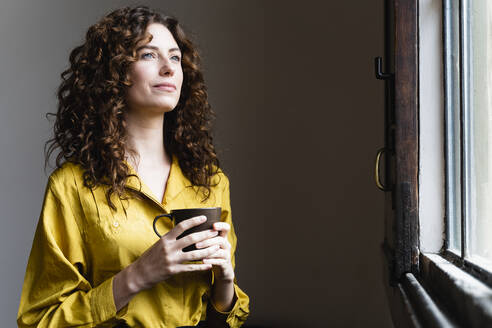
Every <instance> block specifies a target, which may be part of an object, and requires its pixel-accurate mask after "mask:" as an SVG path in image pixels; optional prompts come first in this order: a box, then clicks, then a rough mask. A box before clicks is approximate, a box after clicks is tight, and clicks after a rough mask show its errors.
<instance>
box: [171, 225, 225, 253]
mask: <svg viewBox="0 0 492 328" xmlns="http://www.w3.org/2000/svg"><path fill="white" fill-rule="evenodd" d="M217 235H218V232H217V231H214V230H203V231H199V232H194V233H192V234H189V235H187V236H185V237H183V238H180V239H178V240H176V243H175V246H176V248H177V249H183V248H185V247H188V246H190V245H193V244H196V243H198V242H201V241H203V240H206V239H209V238H213V237H215V236H217Z"/></svg>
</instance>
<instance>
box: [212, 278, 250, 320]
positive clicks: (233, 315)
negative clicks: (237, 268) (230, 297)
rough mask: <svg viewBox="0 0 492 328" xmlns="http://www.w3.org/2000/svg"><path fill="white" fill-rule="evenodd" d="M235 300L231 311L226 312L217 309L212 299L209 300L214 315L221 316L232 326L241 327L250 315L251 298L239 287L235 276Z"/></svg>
mask: <svg viewBox="0 0 492 328" xmlns="http://www.w3.org/2000/svg"><path fill="white" fill-rule="evenodd" d="M242 299H247V300H248V302H246V303H244V302H243V301H242ZM234 302H235V303H234V306H233V307H232V309H231V310H230V311H227V312H224V311H219V310H217V308H216V307H215V304H214V302H213V301H212V300H210V301H209V303H210V305H211V308H212V309H213V311H214V312H215V314H214V317H216V318H217V317H219V318H220V319H219V321H221V322H224V321H225V322H226V323H227V324H228V325H229V327H231V328H235V327H240V326H241V325H242V324H243V323H244V322H245V321H246V318H247V317H248V315H249V307H248V304H249V298H248V296H247V295H246V294H245V293H244V292H243V291H242V290H241V289H240V288H239V287H238V285H237V281H236V278H234ZM243 303H244V304H243Z"/></svg>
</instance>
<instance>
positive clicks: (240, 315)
mask: <svg viewBox="0 0 492 328" xmlns="http://www.w3.org/2000/svg"><path fill="white" fill-rule="evenodd" d="M222 178H225V187H224V189H223V193H222V204H221V207H222V210H221V220H222V221H224V222H227V223H229V225H230V226H231V230H230V231H229V235H228V240H229V243H230V244H231V263H232V268H233V269H235V268H236V263H235V262H236V261H235V252H236V246H237V237H236V233H235V231H234V225H233V223H232V216H231V201H230V190H229V179H228V178H227V176H225V175H222ZM213 281H214V278H213V271H212V283H213ZM234 299H235V303H234V306H233V308H232V309H231V310H230V311H228V312H223V311H219V310H217V308H216V307H215V305H214V304H213V302H211V301H210V302H209V315H210V316H211V317H212V318H211V319H212V320H213V321H214V322H217V321H219V322H220V321H221V322H224V321H225V322H226V325H225V327H230V328H237V327H240V326H241V325H242V324H243V323H244V322H245V321H246V319H247V317H248V316H249V312H250V311H249V297H248V295H246V293H245V292H244V291H242V290H241V288H239V286H238V284H237V280H236V278H235V277H234Z"/></svg>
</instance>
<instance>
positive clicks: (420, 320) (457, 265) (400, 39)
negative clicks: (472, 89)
mask: <svg viewBox="0 0 492 328" xmlns="http://www.w3.org/2000/svg"><path fill="white" fill-rule="evenodd" d="M451 1H453V0H443V1H442V13H441V15H442V18H443V19H442V24H443V25H442V32H443V33H444V32H446V27H447V25H446V24H447V23H449V22H446V20H445V19H444V18H446V17H447V16H446V15H445V11H446V10H449V4H450V3H451ZM462 1H466V0H461V1H460V5H461V4H462ZM419 2H420V1H411V0H388V1H387V2H386V6H387V7H386V8H388V7H389V8H391V10H390V12H391V13H392V14H394V66H393V67H394V72H395V73H394V78H393V79H392V81H391V82H392V83H393V88H394V91H393V92H394V95H395V97H394V98H395V99H394V103H393V104H392V105H393V108H392V110H394V116H395V122H390V124H389V125H390V126H393V125H394V126H395V128H394V140H392V141H394V144H395V147H394V157H395V161H394V163H395V165H394V176H395V179H394V183H392V185H391V187H392V188H391V197H392V198H395V215H394V222H393V229H392V231H393V233H394V236H390V238H388V236H386V238H385V242H384V243H383V252H384V255H385V258H386V260H387V261H388V263H387V264H388V267H389V270H388V271H386V272H385V274H386V279H387V281H388V283H389V284H388V286H387V287H386V291H387V296H388V298H389V300H390V307H391V312H392V317H393V321H394V322H395V324H397V325H398V326H399V327H400V326H402V327H422V326H424V327H426V326H430V327H460V326H466V327H483V326H492V289H491V284H490V282H491V279H490V276H489V275H487V274H484V270H482V269H481V268H480V267H477V266H476V265H475V264H473V263H471V262H469V261H467V260H466V259H465V258H462V257H461V256H457V255H456V254H454V253H453V252H452V251H449V250H448V249H447V246H448V245H447V240H448V236H446V238H444V239H442V242H443V247H442V248H441V249H440V250H437V251H435V252H434V251H432V252H430V251H427V250H424V249H421V240H420V237H421V235H420V230H419V227H420V226H419V224H420V223H421V222H420V223H419V221H420V220H421V215H422V213H421V212H420V208H419V188H420V184H419V181H418V177H419V174H420V172H419V168H420V165H421V158H419V156H418V155H419V150H420V147H422V144H421V142H423V143H425V142H426V141H425V140H422V141H421V139H420V136H421V132H422V131H419V126H418V124H419V120H420V117H419V113H420V108H421V106H422V104H421V103H420V100H421V99H420V89H419V87H420V81H419V78H420V76H419V75H418V72H419V54H420V52H421V51H422V49H420V48H419V41H420V40H419V32H420V30H419V29H420V26H419ZM388 4H391V5H393V7H391V6H388ZM386 19H388V18H386ZM443 42H445V38H443ZM443 47H445V44H444V43H443ZM442 60H443V63H444V62H445V55H444V54H443V55H442ZM443 65H444V64H443ZM443 72H445V68H444V70H443ZM460 88H461V87H460ZM445 108H447V107H445ZM393 123H394V124H393ZM445 124H446V122H442V125H443V129H441V131H443V130H445V129H446V128H445V127H444V125H445ZM446 140H447V139H445V141H446ZM390 141H391V140H390ZM444 143H445V144H446V142H444ZM442 148H443V149H442V152H441V153H442V154H443V155H444V154H447V153H446V152H445V146H444V145H443V147H442ZM445 172H447V167H446V168H445V169H444V168H443V174H446V179H445V181H446V182H445V187H444V188H447V187H448V185H449V181H447V173H445ZM443 192H444V190H443ZM446 197H447V196H446ZM446 197H443V199H444V201H445V202H446V205H445V204H443V205H442V206H443V207H444V211H445V213H446V215H445V217H444V218H443V217H441V218H435V219H436V220H438V221H440V222H441V224H443V225H444V226H445V227H446V229H445V231H446V233H447V234H448V233H449V226H448V225H447V224H446V221H447V220H446V217H447V215H448V210H447V203H448V202H449V199H447V198H446ZM387 212H388V209H387ZM390 230H391V229H390ZM463 233H466V229H462V234H463ZM436 238H440V236H436ZM392 241H393V244H392Z"/></svg>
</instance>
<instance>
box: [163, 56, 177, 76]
mask: <svg viewBox="0 0 492 328" xmlns="http://www.w3.org/2000/svg"><path fill="white" fill-rule="evenodd" d="M161 65H162V66H161V69H160V74H162V75H173V74H174V70H175V69H174V68H173V67H172V65H171V62H170V61H169V59H165V58H164V59H163V60H162V64H161Z"/></svg>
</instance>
